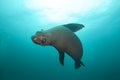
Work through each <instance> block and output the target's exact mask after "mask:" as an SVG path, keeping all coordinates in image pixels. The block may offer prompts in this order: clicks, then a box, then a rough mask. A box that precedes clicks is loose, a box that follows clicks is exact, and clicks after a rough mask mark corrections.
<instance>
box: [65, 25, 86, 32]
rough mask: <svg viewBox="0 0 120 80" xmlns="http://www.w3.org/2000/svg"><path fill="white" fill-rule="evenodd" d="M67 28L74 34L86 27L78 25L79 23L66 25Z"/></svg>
mask: <svg viewBox="0 0 120 80" xmlns="http://www.w3.org/2000/svg"><path fill="white" fill-rule="evenodd" d="M63 26H65V27H66V28H68V29H70V30H71V31H72V32H76V31H78V30H79V29H82V28H83V27H84V25H83V24H78V23H70V24H65V25H63Z"/></svg>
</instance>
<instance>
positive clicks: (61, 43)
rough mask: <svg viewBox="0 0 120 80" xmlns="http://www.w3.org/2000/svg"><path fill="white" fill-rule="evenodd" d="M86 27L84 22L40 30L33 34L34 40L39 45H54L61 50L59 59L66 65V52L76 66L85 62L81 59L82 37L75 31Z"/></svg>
mask: <svg viewBox="0 0 120 80" xmlns="http://www.w3.org/2000/svg"><path fill="white" fill-rule="evenodd" d="M82 27H84V26H83V25H82V24H76V23H71V24H65V25H60V26H56V27H54V28H51V29H48V30H46V31H38V32H36V34H35V35H34V36H32V41H33V42H34V43H36V44H39V45H44V46H45V45H51V46H54V47H55V48H56V49H57V50H58V52H59V61H60V63H61V64H62V65H64V52H66V53H67V54H68V55H69V56H71V57H72V58H73V59H74V61H75V68H76V69H77V68H79V67H80V66H81V65H83V66H84V64H83V63H82V61H81V58H82V55H83V48H82V44H81V41H80V39H79V38H78V37H77V36H76V35H75V34H74V33H73V32H75V31H77V30H79V29H81V28H82Z"/></svg>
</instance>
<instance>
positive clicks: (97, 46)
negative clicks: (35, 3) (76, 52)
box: [0, 0, 120, 80]
mask: <svg viewBox="0 0 120 80" xmlns="http://www.w3.org/2000/svg"><path fill="white" fill-rule="evenodd" d="M24 1H25V0H0V80H120V76H119V75H120V11H119V10H120V2H119V1H118V0H109V1H110V3H109V5H107V6H104V5H105V3H102V5H99V6H98V7H96V8H95V9H93V10H91V11H89V12H87V13H85V14H84V15H83V14H81V15H79V13H78V14H76V13H75V14H74V13H72V14H73V15H72V14H70V16H71V17H73V18H74V19H72V20H71V19H70V20H65V21H62V20H61V19H60V20H53V19H52V20H53V21H52V20H51V19H47V18H46V17H44V16H45V15H39V14H36V13H37V11H36V10H33V9H28V8H27V7H26V6H25V4H24ZM106 7H107V8H106ZM99 10H100V11H99ZM39 12H40V13H42V10H41V11H39ZM64 14H66V13H64ZM60 16H61V15H60ZM58 18H60V17H58ZM71 22H76V23H82V24H84V25H85V28H83V29H81V30H79V31H77V32H76V33H75V34H76V35H77V36H78V37H79V38H80V39H81V41H82V44H83V49H84V54H83V58H82V61H83V62H84V64H85V67H83V66H82V67H81V68H79V69H77V70H75V69H74V62H73V60H72V59H71V58H70V57H69V56H68V55H65V65H64V66H61V65H60V63H59V60H58V52H57V50H56V49H54V48H53V47H51V46H46V47H43V46H39V45H36V44H34V43H33V42H32V41H31V36H32V35H33V34H34V33H35V32H36V31H38V30H41V29H48V28H52V27H54V26H56V25H61V24H66V23H71Z"/></svg>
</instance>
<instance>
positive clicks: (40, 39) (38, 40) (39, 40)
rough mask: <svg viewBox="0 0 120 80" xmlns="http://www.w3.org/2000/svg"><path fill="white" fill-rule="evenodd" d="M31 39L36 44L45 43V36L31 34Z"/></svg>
mask: <svg viewBox="0 0 120 80" xmlns="http://www.w3.org/2000/svg"><path fill="white" fill-rule="evenodd" d="M32 41H33V42H34V43H36V44H40V45H45V44H46V38H45V37H42V36H32Z"/></svg>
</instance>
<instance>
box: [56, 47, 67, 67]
mask: <svg viewBox="0 0 120 80" xmlns="http://www.w3.org/2000/svg"><path fill="white" fill-rule="evenodd" d="M57 50H58V52H59V61H60V64H61V65H63V66H64V56H65V54H64V51H63V50H59V49H57Z"/></svg>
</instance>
